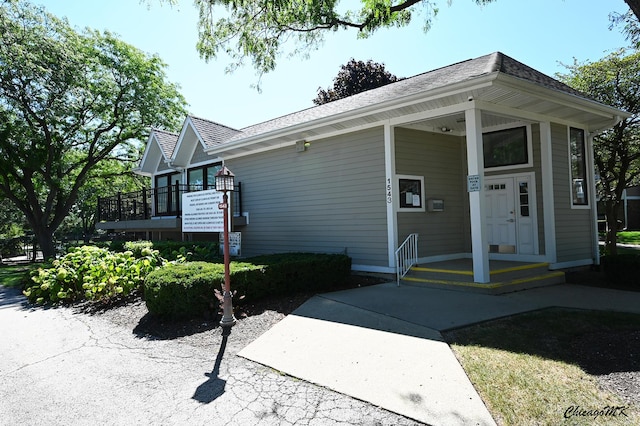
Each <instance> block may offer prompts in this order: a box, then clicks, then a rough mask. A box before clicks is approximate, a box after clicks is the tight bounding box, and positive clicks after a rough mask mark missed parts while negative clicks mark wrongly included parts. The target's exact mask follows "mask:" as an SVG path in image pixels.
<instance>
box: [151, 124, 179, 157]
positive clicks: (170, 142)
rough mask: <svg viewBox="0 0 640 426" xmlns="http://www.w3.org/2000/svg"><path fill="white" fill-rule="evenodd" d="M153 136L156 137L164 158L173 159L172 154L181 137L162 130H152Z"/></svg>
mask: <svg viewBox="0 0 640 426" xmlns="http://www.w3.org/2000/svg"><path fill="white" fill-rule="evenodd" d="M151 134H152V135H154V136H155V137H156V140H157V141H158V145H160V149H161V150H162V154H163V155H164V157H165V158H171V154H173V150H174V148H175V147H176V144H177V143H178V136H179V135H178V134H177V133H172V132H167V131H166V130H160V129H151Z"/></svg>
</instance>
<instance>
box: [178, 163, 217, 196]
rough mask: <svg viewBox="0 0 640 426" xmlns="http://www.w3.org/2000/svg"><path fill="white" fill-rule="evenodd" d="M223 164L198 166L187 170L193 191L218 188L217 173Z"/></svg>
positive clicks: (188, 180)
mask: <svg viewBox="0 0 640 426" xmlns="http://www.w3.org/2000/svg"><path fill="white" fill-rule="evenodd" d="M221 167H222V166H221V165H220V164H215V165H211V166H204V167H198V168H195V169H189V170H188V171H187V182H188V184H189V188H190V190H191V191H200V190H203V189H215V188H216V173H218V170H220V168H221Z"/></svg>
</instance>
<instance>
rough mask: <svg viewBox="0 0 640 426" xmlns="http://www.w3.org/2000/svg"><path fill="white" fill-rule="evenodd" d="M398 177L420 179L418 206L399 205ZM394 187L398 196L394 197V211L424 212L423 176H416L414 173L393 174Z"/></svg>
mask: <svg viewBox="0 0 640 426" xmlns="http://www.w3.org/2000/svg"><path fill="white" fill-rule="evenodd" d="M400 179H411V180H418V181H420V189H421V191H420V207H400V197H401V195H400V189H399V188H400ZM394 183H395V189H396V190H397V191H398V196H397V197H395V199H396V211H398V212H415V213H418V212H425V211H426V206H425V196H424V193H425V188H424V176H416V175H395V179H394Z"/></svg>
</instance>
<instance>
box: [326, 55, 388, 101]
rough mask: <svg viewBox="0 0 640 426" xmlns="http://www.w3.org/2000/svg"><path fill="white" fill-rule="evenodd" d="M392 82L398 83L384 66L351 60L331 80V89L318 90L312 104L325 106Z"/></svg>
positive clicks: (371, 62)
mask: <svg viewBox="0 0 640 426" xmlns="http://www.w3.org/2000/svg"><path fill="white" fill-rule="evenodd" d="M394 81H398V77H396V76H395V75H393V74H391V73H390V72H389V71H387V70H386V69H385V68H384V64H379V63H377V62H373V61H372V60H371V59H369V60H368V61H367V62H363V61H356V60H355V59H353V58H351V60H350V61H349V62H347V63H346V64H345V65H342V66H340V72H338V75H337V76H336V78H334V79H333V88H328V89H327V90H324V89H323V88H318V96H317V97H316V98H315V99H314V100H313V103H314V104H316V105H322V104H326V103H327V102H331V101H335V100H337V99H342V98H346V97H347V96H351V95H355V94H357V93H360V92H364V91H366V90H371V89H375V88H376V87H381V86H384V85H385V84H389V83H393V82H394Z"/></svg>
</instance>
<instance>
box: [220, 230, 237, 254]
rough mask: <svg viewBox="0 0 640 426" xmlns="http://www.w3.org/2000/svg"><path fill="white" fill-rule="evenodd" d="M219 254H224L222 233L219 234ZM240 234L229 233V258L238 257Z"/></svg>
mask: <svg viewBox="0 0 640 426" xmlns="http://www.w3.org/2000/svg"><path fill="white" fill-rule="evenodd" d="M219 241H220V253H224V233H221V234H220V240H219ZM241 247H242V232H229V256H240V252H241Z"/></svg>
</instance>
